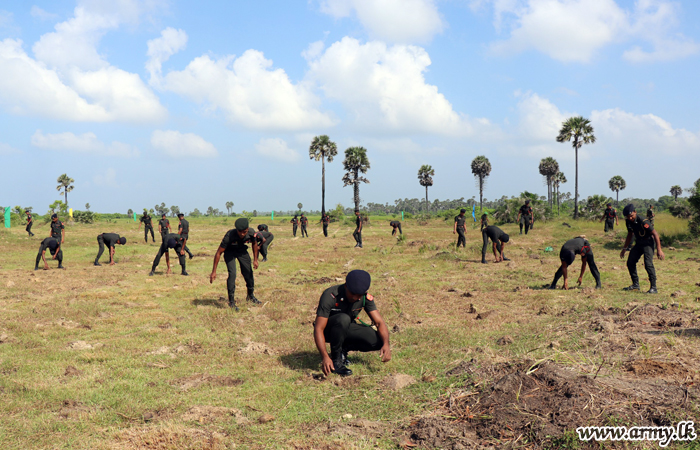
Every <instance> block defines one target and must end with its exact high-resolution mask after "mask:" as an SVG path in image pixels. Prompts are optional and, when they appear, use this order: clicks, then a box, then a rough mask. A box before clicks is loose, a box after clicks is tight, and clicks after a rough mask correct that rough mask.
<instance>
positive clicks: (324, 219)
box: [321, 213, 331, 237]
mask: <svg viewBox="0 0 700 450" xmlns="http://www.w3.org/2000/svg"><path fill="white" fill-rule="evenodd" d="M321 222H322V223H323V235H324V236H325V237H328V224H329V223H331V218H330V216H328V214H326V213H323V216H322V217H321Z"/></svg>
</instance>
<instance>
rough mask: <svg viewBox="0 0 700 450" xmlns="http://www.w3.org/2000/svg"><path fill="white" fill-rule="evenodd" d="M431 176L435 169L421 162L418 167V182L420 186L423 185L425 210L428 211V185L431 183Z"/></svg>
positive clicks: (433, 174)
mask: <svg viewBox="0 0 700 450" xmlns="http://www.w3.org/2000/svg"><path fill="white" fill-rule="evenodd" d="M433 176H435V170H434V169H433V168H432V167H431V166H429V165H427V164H423V165H422V166H421V168H420V169H418V182H419V183H420V185H421V186H425V210H426V211H427V212H430V203H428V186H432V185H433Z"/></svg>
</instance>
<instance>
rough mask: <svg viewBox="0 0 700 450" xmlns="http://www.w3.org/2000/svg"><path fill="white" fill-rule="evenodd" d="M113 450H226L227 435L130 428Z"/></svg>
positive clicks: (195, 430) (184, 429) (178, 428)
mask: <svg viewBox="0 0 700 450" xmlns="http://www.w3.org/2000/svg"><path fill="white" fill-rule="evenodd" d="M112 448H115V449H118V450H171V449H175V448H177V449H188V450H226V449H227V446H226V435H224V434H222V433H217V432H214V431H209V430H207V429H202V428H187V427H184V426H174V425H166V426H163V427H158V428H153V427H148V426H146V427H139V428H129V429H127V430H124V431H123V432H121V433H119V435H117V437H116V442H115V443H114V445H113V446H112Z"/></svg>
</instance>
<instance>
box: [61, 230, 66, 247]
mask: <svg viewBox="0 0 700 450" xmlns="http://www.w3.org/2000/svg"><path fill="white" fill-rule="evenodd" d="M65 241H66V229H65V228H61V244H63V243H64V242H65Z"/></svg>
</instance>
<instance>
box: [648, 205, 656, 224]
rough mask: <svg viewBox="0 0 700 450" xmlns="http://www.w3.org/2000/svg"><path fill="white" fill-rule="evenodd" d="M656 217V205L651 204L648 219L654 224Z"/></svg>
mask: <svg viewBox="0 0 700 450" xmlns="http://www.w3.org/2000/svg"><path fill="white" fill-rule="evenodd" d="M655 217H656V214H654V205H649V209H647V220H648V221H649V223H651V224H652V226H653V225H654V218H655Z"/></svg>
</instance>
